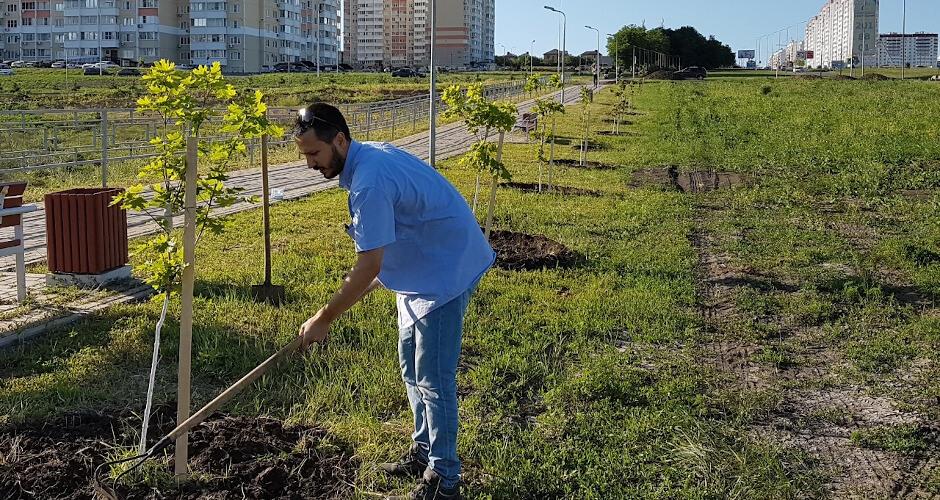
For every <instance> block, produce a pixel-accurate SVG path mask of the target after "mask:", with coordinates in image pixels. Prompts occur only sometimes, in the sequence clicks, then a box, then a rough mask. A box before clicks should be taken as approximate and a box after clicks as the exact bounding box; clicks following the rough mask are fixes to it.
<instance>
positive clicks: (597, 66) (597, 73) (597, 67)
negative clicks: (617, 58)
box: [584, 25, 601, 89]
mask: <svg viewBox="0 0 940 500" xmlns="http://www.w3.org/2000/svg"><path fill="white" fill-rule="evenodd" d="M584 27H585V28H587V29H589V30H594V31H596V32H597V51H596V52H594V88H595V89H596V88H597V83H598V82H599V81H600V80H601V30H599V29H597V28H593V27H591V26H588V25H584Z"/></svg>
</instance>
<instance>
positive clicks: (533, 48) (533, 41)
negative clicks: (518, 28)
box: [529, 40, 535, 76]
mask: <svg viewBox="0 0 940 500" xmlns="http://www.w3.org/2000/svg"><path fill="white" fill-rule="evenodd" d="M533 50H535V40H532V44H531V45H530V46H529V76H532V75H534V74H535V72H534V71H533V66H532V51H533Z"/></svg>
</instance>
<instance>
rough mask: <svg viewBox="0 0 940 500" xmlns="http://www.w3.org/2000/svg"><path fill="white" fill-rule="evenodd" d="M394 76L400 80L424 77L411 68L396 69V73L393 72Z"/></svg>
mask: <svg viewBox="0 0 940 500" xmlns="http://www.w3.org/2000/svg"><path fill="white" fill-rule="evenodd" d="M392 76H397V77H400V78H411V77H419V78H420V77H423V76H424V75H423V74H421V73H418V72H417V71H415V70H413V69H411V68H401V69H396V70H395V71H392Z"/></svg>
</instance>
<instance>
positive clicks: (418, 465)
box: [379, 443, 428, 478]
mask: <svg viewBox="0 0 940 500" xmlns="http://www.w3.org/2000/svg"><path fill="white" fill-rule="evenodd" d="M427 467H428V461H427V460H425V459H423V458H421V453H420V452H419V451H418V443H412V444H411V448H410V449H409V450H408V452H407V453H405V454H404V455H402V457H401V460H399V461H398V462H394V463H390V462H387V463H383V464H379V468H380V469H382V470H383V471H385V473H386V474H389V475H392V476H410V477H413V478H419V477H421V475H422V474H424V469H426V468H427Z"/></svg>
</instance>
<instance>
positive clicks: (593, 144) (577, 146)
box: [571, 142, 607, 151]
mask: <svg viewBox="0 0 940 500" xmlns="http://www.w3.org/2000/svg"><path fill="white" fill-rule="evenodd" d="M571 149H573V150H575V151H581V143H580V142H579V143H578V144H575V145H574V146H571ZM604 149H607V147H606V146H604V145H603V144H597V143H596V142H589V143H588V144H587V147H586V148H585V150H587V151H602V150H604Z"/></svg>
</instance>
